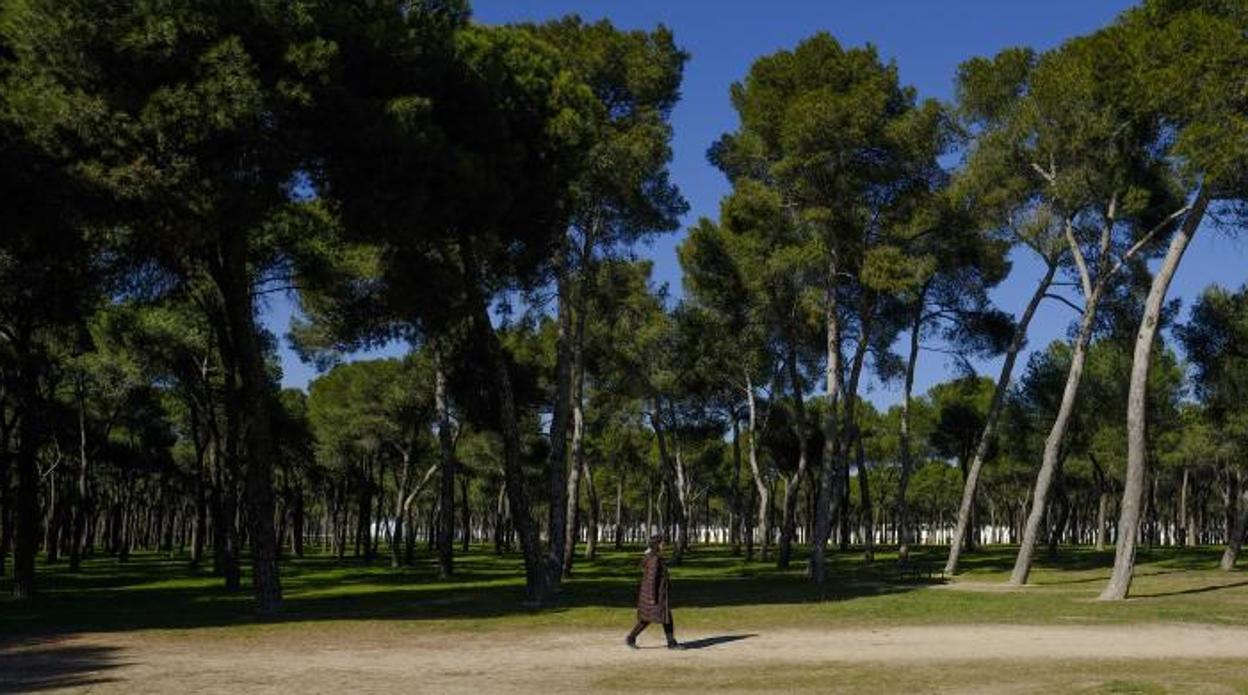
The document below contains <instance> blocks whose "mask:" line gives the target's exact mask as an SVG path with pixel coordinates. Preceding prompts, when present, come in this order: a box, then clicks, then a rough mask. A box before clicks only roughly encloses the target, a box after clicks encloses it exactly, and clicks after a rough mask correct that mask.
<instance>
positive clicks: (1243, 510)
mask: <svg viewBox="0 0 1248 695" xmlns="http://www.w3.org/2000/svg"><path fill="white" fill-rule="evenodd" d="M1232 499H1234V500H1236V501H1237V502H1238V504H1237V505H1236V506H1237V508H1238V513H1236V514H1235V525H1234V526H1233V527H1232V528H1231V530H1230V532H1229V533H1228V534H1227V537H1226V549H1224V550H1223V551H1222V560H1221V562H1220V563H1219V567H1221V568H1222V569H1223V570H1224V571H1227V572H1229V571H1231V570H1233V569H1235V562H1236V561H1237V560H1238V559H1239V551H1240V548H1242V547H1243V543H1244V532H1245V529H1248V490H1240V491H1239V492H1238V493H1237V494H1236V495H1235V496H1234V497H1233V498H1232Z"/></svg>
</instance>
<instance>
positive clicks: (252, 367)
mask: <svg viewBox="0 0 1248 695" xmlns="http://www.w3.org/2000/svg"><path fill="white" fill-rule="evenodd" d="M221 259H222V260H221V263H220V265H219V266H218V267H217V268H216V272H215V273H214V275H215V276H216V277H215V280H216V282H217V286H218V288H219V289H220V291H221V296H222V300H223V305H224V310H225V315H226V319H227V323H228V326H227V329H228V331H229V340H228V341H227V342H229V343H231V347H232V350H231V352H232V353H233V357H234V358H235V359H236V360H237V366H238V375H239V386H240V389H239V402H240V403H241V405H242V415H243V416H244V417H245V421H244V425H245V426H244V430H245V439H246V443H247V456H246V461H247V466H246V478H245V480H246V497H247V522H248V524H249V529H248V530H249V533H248V535H249V537H250V542H251V562H252V590H253V592H254V595H255V600H256V612H257V613H258V614H260V615H262V616H269V615H276V614H277V613H279V612H281V608H282V585H281V579H280V576H279V573H278V566H277V538H276V536H275V532H274V528H273V466H274V465H275V463H276V462H277V455H276V453H277V452H276V447H275V445H274V440H273V428H272V423H271V420H270V416H271V404H270V397H271V393H270V390H271V386H270V383H269V376H268V372H267V370H266V368H265V360H264V353H263V352H262V350H261V347H260V342H259V340H258V339H257V335H256V323H255V303H254V301H253V297H252V295H251V278H250V277H249V274H248V269H247V238H246V235H245V234H242V233H239V232H237V231H235V232H233V233H229V232H226V233H224V239H223V248H222V249H221Z"/></svg>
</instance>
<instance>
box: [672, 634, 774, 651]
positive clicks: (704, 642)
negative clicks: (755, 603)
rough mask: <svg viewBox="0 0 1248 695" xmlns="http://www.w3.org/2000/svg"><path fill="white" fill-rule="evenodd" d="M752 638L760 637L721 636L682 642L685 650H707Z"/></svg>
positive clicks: (754, 635)
mask: <svg viewBox="0 0 1248 695" xmlns="http://www.w3.org/2000/svg"><path fill="white" fill-rule="evenodd" d="M751 637H758V635H756V634H748V635H719V636H717V637H703V638H702V639H695V640H690V641H688V642H681V644H682V645H683V646H684V647H685V649H706V648H707V647H714V646H717V645H720V644H727V643H729V642H739V641H741V640H743V639H749V638H751Z"/></svg>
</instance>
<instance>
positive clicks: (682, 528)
mask: <svg viewBox="0 0 1248 695" xmlns="http://www.w3.org/2000/svg"><path fill="white" fill-rule="evenodd" d="M662 408H663V402H662V399H661V398H659V397H655V398H654V415H653V416H652V417H651V423H652V426H653V427H654V432H655V436H656V438H657V440H658V443H659V459H660V461H661V462H662V469H663V471H664V472H665V474H666V478H667V485H668V488H669V489H671V491H672V494H671V498H669V500H668V504H670V505H671V507H672V514H671V515H669V516H668V519H670V520H671V521H672V522H674V523H675V525H676V531H677V536H676V548H675V550H674V551H673V552H672V560H671V563H672V564H673V565H679V564H680V563H681V561H682V560H684V557H685V551H686V550H688V549H689V515H688V509H687V503H688V500H687V496H686V490H685V475H684V460H683V458H682V457H681V451H680V442H679V438H677V441H676V442H675V444H676V447H675V448H676V451H675V456H671V455H669V454H670V452H669V451H668V445H667V437H666V435H665V427H664V426H663V410H662ZM672 498H674V499H672Z"/></svg>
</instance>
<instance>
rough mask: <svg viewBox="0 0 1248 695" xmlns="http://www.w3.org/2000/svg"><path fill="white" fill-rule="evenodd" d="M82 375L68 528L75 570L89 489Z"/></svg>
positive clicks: (84, 532)
mask: <svg viewBox="0 0 1248 695" xmlns="http://www.w3.org/2000/svg"><path fill="white" fill-rule="evenodd" d="M82 381H83V376H82V375H79V376H78V377H77V382H76V384H75V386H76V389H75V390H76V395H77V406H78V475H77V476H76V479H75V483H74V503H73V511H72V513H73V526H72V528H71V529H70V542H69V569H70V570H71V571H73V572H77V571H78V570H79V568H80V567H81V566H82V553H83V544H84V543H85V541H86V537H87V516H88V514H89V511H88V505H89V504H90V499H89V497H88V495H89V494H90V491H89V490H88V489H87V480H88V477H87V476H88V470H89V460H90V459H89V457H88V456H87V406H86V393H85V389H84V387H83V383H82Z"/></svg>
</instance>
